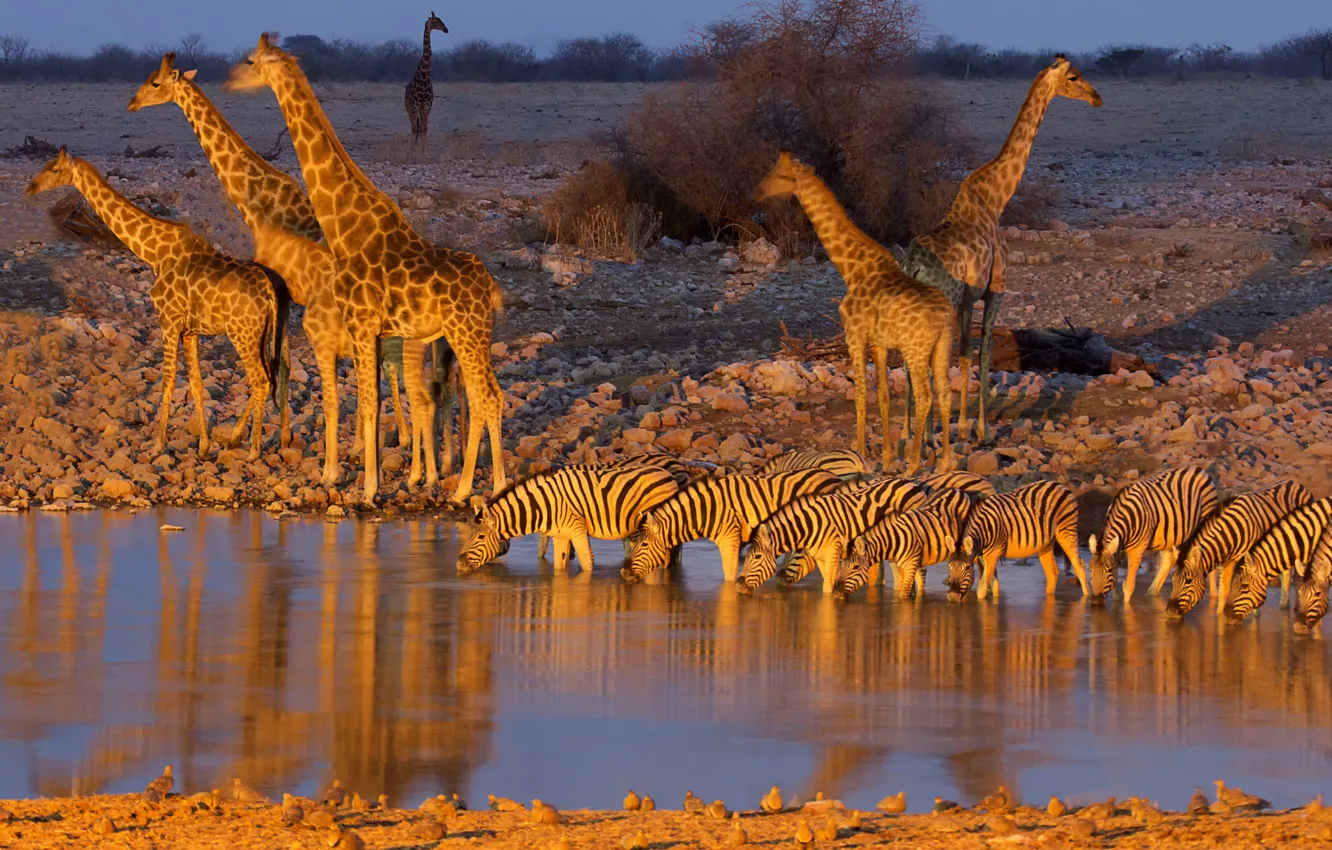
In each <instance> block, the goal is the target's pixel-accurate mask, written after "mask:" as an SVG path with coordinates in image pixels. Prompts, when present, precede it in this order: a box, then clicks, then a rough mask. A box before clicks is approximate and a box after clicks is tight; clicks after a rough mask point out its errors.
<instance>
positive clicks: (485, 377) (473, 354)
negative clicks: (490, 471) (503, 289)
mask: <svg viewBox="0 0 1332 850" xmlns="http://www.w3.org/2000/svg"><path fill="white" fill-rule="evenodd" d="M454 352H455V353H456V354H457V355H458V363H459V365H461V367H462V372H463V384H464V387H465V389H464V391H465V392H466V393H467V397H468V399H469V400H470V406H471V407H474V408H476V410H474V411H472V413H473V415H472V416H471V417H470V418H469V421H468V423H467V447H466V449H465V450H464V453H463V467H462V474H461V476H460V477H459V479H458V487H457V489H456V490H454V492H453V496H452V497H451V501H453V502H454V503H457V504H461V503H462V502H463V501H464V500H466V498H467V497H468V496H469V495H470V494H471V492H472V479H473V478H475V477H476V462H477V455H478V454H480V451H481V432H482V431H483V430H484V429H485V428H486V426H487V425H491V435H492V440H491V442H492V443H493V445H492V446H491V448H492V451H493V452H494V453H495V454H496V455H498V456H500V457H502V455H501V452H502V451H503V446H502V445H501V444H500V442H499V439H498V437H499V411H500V408H501V403H500V398H499V382H498V381H497V380H495V373H494V371H493V370H492V369H491V367H490V345H489V342H488V339H487V340H476V341H475V344H473V345H469V346H462V345H458V346H454ZM492 421H493V424H492ZM494 475H495V486H496V489H498V488H499V487H500V482H501V481H502V480H503V478H502V476H503V475H504V467H503V465H502V463H501V465H499V466H497V467H496V468H495V471H494Z"/></svg>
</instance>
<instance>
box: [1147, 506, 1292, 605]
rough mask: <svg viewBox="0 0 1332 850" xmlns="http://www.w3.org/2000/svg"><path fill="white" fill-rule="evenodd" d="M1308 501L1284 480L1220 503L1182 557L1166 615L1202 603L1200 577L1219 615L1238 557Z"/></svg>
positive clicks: (1202, 585) (1227, 594)
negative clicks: (1205, 579) (1209, 588)
mask: <svg viewBox="0 0 1332 850" xmlns="http://www.w3.org/2000/svg"><path fill="white" fill-rule="evenodd" d="M1312 501H1313V496H1312V495H1311V494H1310V493H1309V490H1308V488H1307V487H1305V486H1304V485H1303V484H1301V483H1299V482H1298V481H1291V480H1285V481H1278V482H1277V483H1275V484H1273V485H1271V486H1269V487H1264V488H1262V489H1261V490H1254V491H1252V492H1249V493H1241V494H1240V495H1238V496H1234V497H1232V498H1230V499H1227V500H1226V501H1223V502H1221V504H1220V505H1219V510H1218V511H1217V512H1216V513H1214V514H1212V515H1211V516H1210V517H1208V518H1207V519H1206V520H1205V521H1204V522H1203V524H1202V526H1201V527H1199V529H1198V533H1197V534H1196V535H1194V537H1193V540H1191V541H1190V542H1189V544H1188V546H1186V547H1185V548H1184V550H1183V552H1182V553H1181V557H1180V560H1179V566H1178V567H1177V568H1176V570H1175V573H1174V583H1173V586H1172V589H1171V593H1170V601H1169V602H1167V603H1166V616H1167V617H1170V618H1171V619H1177V618H1179V617H1183V616H1184V615H1185V614H1187V613H1189V612H1190V611H1192V610H1193V608H1194V606H1196V605H1197V604H1198V603H1199V602H1200V601H1202V597H1203V592H1204V587H1205V585H1204V581H1203V580H1204V578H1207V579H1210V581H1211V591H1212V596H1213V597H1214V598H1215V599H1216V612H1217V613H1218V614H1220V613H1222V611H1224V609H1225V604H1226V597H1227V596H1229V595H1230V583H1231V579H1232V578H1233V576H1234V574H1235V565H1236V564H1238V563H1239V560H1240V558H1241V557H1243V556H1244V555H1245V554H1246V553H1247V552H1248V551H1249V550H1250V549H1252V548H1253V547H1254V545H1255V544H1256V543H1257V542H1258V540H1259V539H1260V538H1262V536H1263V535H1264V534H1266V533H1267V532H1268V530H1269V529H1270V528H1272V526H1274V525H1276V524H1277V523H1278V522H1280V521H1281V519H1282V518H1283V517H1285V516H1287V515H1288V514H1289V513H1290V512H1291V511H1293V510H1295V509H1296V508H1299V507H1303V506H1304V505H1307V504H1309V503H1310V502H1312Z"/></svg>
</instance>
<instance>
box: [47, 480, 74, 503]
mask: <svg viewBox="0 0 1332 850" xmlns="http://www.w3.org/2000/svg"><path fill="white" fill-rule="evenodd" d="M73 497H74V488H73V487H71V486H69V485H68V484H57V485H55V486H54V487H52V488H51V498H53V499H72V498H73Z"/></svg>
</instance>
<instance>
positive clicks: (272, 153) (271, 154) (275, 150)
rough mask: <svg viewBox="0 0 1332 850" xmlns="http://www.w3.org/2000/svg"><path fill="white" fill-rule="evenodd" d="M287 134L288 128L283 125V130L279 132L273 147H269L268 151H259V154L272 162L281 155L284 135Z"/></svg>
mask: <svg viewBox="0 0 1332 850" xmlns="http://www.w3.org/2000/svg"><path fill="white" fill-rule="evenodd" d="M286 134H287V128H286V127H283V128H282V130H281V132H279V133H278V135H277V139H275V140H274V141H273V147H271V148H269V149H268V150H266V151H259V155H260V156H262V157H263V158H264V159H266V160H268V161H269V162H272V161H273V160H275V159H277V158H278V157H279V156H281V155H282V137H283V136H285V135H286Z"/></svg>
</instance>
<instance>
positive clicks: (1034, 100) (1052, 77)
mask: <svg viewBox="0 0 1332 850" xmlns="http://www.w3.org/2000/svg"><path fill="white" fill-rule="evenodd" d="M1056 97H1067V98H1071V99H1073V100H1081V101H1084V102H1086V103H1089V104H1091V105H1092V106H1100V105H1101V96H1100V95H1099V94H1097V92H1096V89H1094V88H1092V86H1091V84H1090V83H1088V82H1087V80H1086V79H1085V78H1084V77H1083V76H1082V73H1081V72H1080V71H1078V69H1077V68H1075V67H1074V66H1073V65H1072V64H1070V63H1069V61H1068V59H1067V58H1065V57H1064V54H1062V53H1060V54H1058V55H1056V56H1055V59H1054V63H1053V64H1051V65H1050V66H1049V67H1047V68H1045V69H1044V70H1042V71H1041V72H1040V73H1039V74H1037V75H1036V80H1035V81H1034V82H1033V83H1032V85H1031V90H1030V91H1029V92H1028V93H1027V99H1026V100H1025V101H1024V102H1023V104H1022V108H1021V109H1020V110H1019V111H1018V116H1017V120H1016V121H1015V122H1014V123H1013V128H1012V130H1011V131H1009V134H1008V139H1007V141H1005V142H1004V146H1003V148H1002V149H1001V150H1000V151H999V155H998V156H996V157H995V158H994V159H992V160H990V161H989V162H987V163H985V164H984V165H982V166H981V167H980V168H978V169H976V170H975V171H973V172H972V173H971V174H969V175H968V176H967V177H966V178H965V179H964V180H963V181H962V185H961V186H960V187H959V188H958V190H957V197H956V198H955V199H954V200H953V205H952V207H951V208H950V209H949V210H948V214H947V215H946V216H945V217H944V220H943V221H942V222H940V224H939V226H938V227H936V228H934V229H933V230H931V231H930V232H929V233H924V234H921V235H920V236H917V237H916V238H915V239H913V240H911V244H910V245H908V246H907V254H906V258H905V259H904V260H903V262H902V267H903V269H904V270H905V271H906V273H907V274H909V275H911V276H912V277H914V278H916V279H917V280H920V281H922V282H924V283H928V284H930V285H931V286H936V287H939V288H940V289H942V290H943V291H944V292H945V293H946V294H947V295H948V297H949V299H950V300H951V301H952V302H953V305H954V308H955V309H956V311H957V321H958V331H959V334H960V344H959V346H958V348H959V352H958V364H959V365H960V366H961V371H962V375H963V378H964V380H963V381H962V393H961V400H960V407H959V411H958V423H957V438H958V439H959V440H966V439H967V438H968V436H969V435H970V432H971V423H970V422H969V421H968V420H967V383H968V382H969V381H970V379H971V311H972V309H973V308H974V307H975V303H976V300H977V299H978V298H979V299H980V300H981V302H982V305H983V310H984V312H983V313H982V316H981V339H980V392H979V396H980V398H979V409H978V411H977V433H978V436H979V437H980V439H981V440H982V441H983V442H988V441H989V439H990V426H989V421H988V420H987V418H986V411H985V407H986V401H987V399H988V396H989V384H990V347H991V345H992V343H993V341H994V323H995V319H997V318H998V316H999V305H1000V302H1002V301H1003V297H1004V270H1005V265H1004V244H1003V239H1002V237H1001V236H1000V233H999V217H1000V216H1001V215H1003V212H1004V207H1005V206H1007V205H1008V201H1009V199H1010V198H1012V197H1013V193H1014V192H1016V191H1017V187H1018V184H1019V183H1021V182H1022V174H1023V172H1024V171H1025V170H1026V167H1027V158H1028V157H1029V156H1030V155H1031V145H1032V142H1033V141H1035V139H1036V131H1037V130H1038V129H1040V126H1041V119H1042V118H1044V117H1045V110H1046V109H1047V108H1048V107H1049V105H1050V101H1052V100H1053V99H1054V98H1056Z"/></svg>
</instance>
